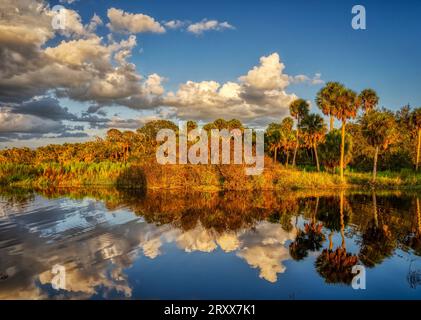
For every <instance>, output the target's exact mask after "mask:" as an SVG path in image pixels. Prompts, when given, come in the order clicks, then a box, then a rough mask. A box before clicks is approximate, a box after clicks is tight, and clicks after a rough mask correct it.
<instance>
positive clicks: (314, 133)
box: [300, 113, 326, 171]
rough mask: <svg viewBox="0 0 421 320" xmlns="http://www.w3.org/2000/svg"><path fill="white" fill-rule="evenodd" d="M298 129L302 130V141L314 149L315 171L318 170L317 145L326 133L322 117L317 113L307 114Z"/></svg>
mask: <svg viewBox="0 0 421 320" xmlns="http://www.w3.org/2000/svg"><path fill="white" fill-rule="evenodd" d="M300 129H301V131H302V132H303V139H304V141H305V142H306V143H307V145H308V146H310V147H311V148H313V150H314V156H315V158H316V167H317V171H320V165H319V157H318V154H317V146H318V144H319V143H321V142H322V141H323V139H324V137H325V134H326V125H325V123H324V121H323V118H322V117H321V116H319V115H318V114H314V113H312V114H309V115H307V116H306V117H304V119H303V120H302V121H301V125H300Z"/></svg>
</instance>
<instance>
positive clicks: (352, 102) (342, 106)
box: [334, 86, 359, 182]
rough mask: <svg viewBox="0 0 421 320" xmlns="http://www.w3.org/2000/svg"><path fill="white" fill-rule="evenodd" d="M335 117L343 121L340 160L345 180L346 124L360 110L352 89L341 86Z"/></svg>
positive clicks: (342, 177)
mask: <svg viewBox="0 0 421 320" xmlns="http://www.w3.org/2000/svg"><path fill="white" fill-rule="evenodd" d="M334 106H335V117H336V118H337V119H338V120H340V121H342V129H341V130H342V131H341V160H340V176H341V180H342V182H344V156H345V126H346V122H347V120H348V119H350V118H355V117H356V115H357V111H358V107H359V105H358V99H357V94H356V93H355V92H354V91H352V90H351V89H347V88H345V87H343V86H342V87H341V88H340V90H339V92H338V96H337V97H336V101H335V105H334Z"/></svg>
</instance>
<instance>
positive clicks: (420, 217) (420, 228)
mask: <svg viewBox="0 0 421 320" xmlns="http://www.w3.org/2000/svg"><path fill="white" fill-rule="evenodd" d="M417 224H418V234H421V208H420V199H419V198H418V197H417Z"/></svg>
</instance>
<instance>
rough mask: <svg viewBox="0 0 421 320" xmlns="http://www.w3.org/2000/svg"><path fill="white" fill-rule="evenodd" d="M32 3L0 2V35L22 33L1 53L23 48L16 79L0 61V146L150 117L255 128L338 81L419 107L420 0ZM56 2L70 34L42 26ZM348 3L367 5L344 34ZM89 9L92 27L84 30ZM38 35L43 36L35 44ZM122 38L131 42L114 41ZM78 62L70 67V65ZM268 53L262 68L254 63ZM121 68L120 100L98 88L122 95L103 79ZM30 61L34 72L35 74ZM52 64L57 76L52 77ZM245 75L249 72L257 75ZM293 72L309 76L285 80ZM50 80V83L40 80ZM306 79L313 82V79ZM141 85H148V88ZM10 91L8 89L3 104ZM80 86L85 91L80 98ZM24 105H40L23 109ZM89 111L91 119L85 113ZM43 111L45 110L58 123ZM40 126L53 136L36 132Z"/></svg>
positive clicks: (389, 102) (388, 103)
mask: <svg viewBox="0 0 421 320" xmlns="http://www.w3.org/2000/svg"><path fill="white" fill-rule="evenodd" d="M40 1H41V0H40ZM34 3H36V2H35V0H22V3H21V2H18V3H16V4H15V2H14V1H12V0H4V3H3V4H1V5H0V6H4V7H3V8H2V11H3V12H5V13H6V15H5V17H6V18H5V19H4V20H3V21H1V20H0V31H2V30H3V33H4V34H6V32H8V31H10V29H8V28H9V27H10V26H13V27H19V28H20V27H21V28H22V30H23V31H22V32H23V35H16V39H18V40H16V41H18V42H19V41H20V42H19V45H16V43H15V44H13V45H11V44H10V41H9V42H7V41H8V40H7V39H6V40H7V41H6V40H4V39H2V37H1V36H0V44H1V45H2V47H3V49H2V50H8V51H7V52H17V53H18V54H19V55H21V54H22V55H25V54H24V53H25V52H30V53H31V54H29V53H28V55H27V59H28V60H26V64H27V65H28V67H27V69H28V70H26V71H27V73H24V76H22V74H21V73H19V72H17V71H16V70H21V69H25V68H26V65H22V63H21V62H19V61H17V60H13V59H12V60H10V61H4V64H0V71H1V72H2V73H3V74H5V75H7V76H4V77H3V78H4V79H3V80H0V147H5V146H13V145H34V144H35V145H39V144H45V143H51V142H54V143H56V142H57V143H61V142H64V141H79V140H84V139H85V140H86V139H89V138H91V137H92V136H93V135H102V134H103V133H104V132H105V131H106V129H107V128H109V127H112V126H117V127H119V128H121V129H134V128H135V127H136V126H139V125H140V124H141V123H143V122H144V121H146V120H147V119H149V118H151V119H152V118H160V117H169V118H170V119H173V120H178V119H188V118H191V119H195V120H197V121H209V120H210V119H212V118H215V117H217V116H219V115H220V116H222V117H230V116H231V115H232V117H238V118H240V119H241V120H243V121H244V122H245V123H248V124H251V125H253V124H254V125H257V126H263V125H265V124H267V123H268V122H270V121H277V119H280V118H281V117H283V116H285V115H286V114H287V109H288V108H287V106H288V103H289V101H291V99H293V98H295V97H301V98H304V99H307V100H310V101H311V102H312V103H313V111H315V112H318V111H317V108H316V107H315V106H314V102H313V101H314V98H315V94H316V92H317V91H318V90H319V89H320V88H321V87H322V85H323V81H324V82H326V81H340V82H342V83H344V84H345V85H346V86H348V87H350V88H352V89H354V90H355V91H360V90H362V89H364V88H367V87H370V88H373V89H375V90H376V91H377V93H378V95H379V96H380V106H384V107H387V108H390V109H393V110H396V109H398V108H400V107H401V106H403V105H406V104H408V103H409V104H410V105H411V106H413V107H416V106H420V105H421V90H420V83H421V62H420V59H421V41H420V39H421V24H420V18H421V2H420V1H415V0H414V1H409V0H407V1H391V0H387V1H361V2H356V1H347V0H342V1H331V0H320V1H316V0H314V1H308V0H307V1H300V0H298V1H270V0H266V1H249V0H247V1H244V0H243V1H234V0H231V1H227V0H225V1H224V0H214V1H195V0H180V1H174V0H139V1H105V0H104V1H95V0H76V1H69V0H62V1H49V2H46V1H44V2H43V3H44V8H43V10H42V11H40V12H38V11H37V12H35V11H36V9H35V6H31V4H34ZM41 3H42V1H41ZM23 4H26V6H24V5H23ZM28 4H29V9H28ZM56 4H60V5H63V6H64V7H65V8H66V9H68V10H69V13H71V14H72V15H74V16H76V17H77V19H79V20H78V21H79V22H77V21H76V24H78V25H77V26H76V27H75V26H73V27H71V28H74V29H71V30H73V31H74V32H73V31H72V32H70V33H68V34H66V33H60V32H55V31H54V30H51V26H50V24H51V11H50V10H51V8H52V7H53V6H54V5H56ZM356 4H361V5H364V7H365V8H366V14H367V15H366V18H367V29H366V30H354V29H353V28H352V27H351V20H352V18H353V14H352V13H351V9H352V7H353V6H354V5H356ZM19 5H22V8H17V9H19V10H17V11H18V12H20V15H21V16H23V18H22V19H16V18H15V19H13V15H14V14H16V12H17V11H16V8H13V6H19ZM111 8H115V9H118V12H120V17H119V19H121V20H123V17H122V16H121V15H123V14H124V15H129V16H131V18H130V19H132V20H133V19H135V18H136V17H137V18H138V17H139V16H140V14H142V15H146V16H147V18H148V19H152V21H154V23H155V27H156V28H161V29H164V28H165V32H159V30H158V31H157V30H156V29H155V30H152V29H151V30H149V31H148V30H146V31H139V30H137V31H136V30H134V29H133V28H131V27H130V26H127V25H125V27H124V28H126V29H124V28H123V29H120V30H117V27H116V26H118V25H117V24H118V23H119V22H118V21H115V20H113V21H112V19H111V17H110V9H111ZM31 10H32V11H31ZM94 14H96V15H98V16H99V18H100V19H101V20H102V24H98V25H97V27H96V28H94V29H92V30H90V31H87V29H88V27H87V26H88V24H89V22H90V20H91V18H92V16H93V15H94ZM132 20H130V21H129V22H127V20H126V22H127V23H132V22H133V21H134V20H133V21H132ZM174 20H179V21H182V23H183V24H182V26H181V27H180V28H177V29H171V28H170V27H168V26H167V25H166V22H168V21H174ZM206 21H214V22H215V23H216V24H217V27H216V28H214V29H212V28H209V29H208V30H203V32H201V33H196V34H195V33H193V32H189V27H190V26H191V25H195V24H197V23H199V24H201V23H204V22H206ZM224 23H225V25H223V24H224ZM110 25H112V26H110ZM113 26H114V27H113ZM157 26H158V27H157ZM78 28H79V29H78ZM215 29H217V30H215ZM13 30H15V29H13ZM25 32H26V33H25ZM42 32H45V33H46V34H48V36H46V37H45V39H44V38H43V39H41V40H40V39H37V35H39V34H42ZM27 34H28V35H29V34H30V35H33V38H34V39H36V40H34V41H35V42H34V43H27V42H25V41H26V40H23V39H22V38H25V37H23V36H24V35H27ZM132 36H133V37H135V38H136V40H135V41H136V45H127V44H126V45H123V44H122V43H123V42H124V41H127V42H129V39H130V37H132ZM5 38H7V37H5ZM28 38H30V39H32V38H31V37H29V36H28ZM95 39H96V40H97V42H95V41H96V40H95ZM36 41H38V42H36ZM94 42H95V44H94ZM86 43H89V46H90V47H89V48H91V49H92V48H93V49H92V50H93V51H95V50H97V52H102V51H104V52H105V53H104V55H103V57H101V56H97V57H93V56H92V53H90V55H87V54H86V53H84V52H85V51H83V50H84V49H83V48H85V44H86ZM113 46H114V47H116V48H117V47H118V48H117V49H111V48H112V47H113ZM34 48H35V49H34ZM51 49H52V50H51ZM32 50H35V51H34V52H32ZM72 50H74V52H70V51H72ZM125 50H127V52H129V54H128V55H127V56H125V57H124V59H123V60H119V61H117V60H116V57H115V56H114V54H116V53H118V52H119V53H124V52H125ZM107 53H109V54H110V57H108V56H106V54H107ZM10 56H11V57H12V58H13V56H12V55H10ZM76 56H77V57H78V59H79V60H80V61H79V60H78V62H77V63H76V62H75V61H74V60H72V59H75V57H76ZM46 57H47V58H46ZM105 57H107V58H105ZM266 58H267V61H266V62H263V61H262V60H261V59H266ZM31 59H33V61H30V60H31ZM104 59H105V60H107V59H108V60H107V61H105V60H104ZM43 60H45V61H43ZM39 61H43V62H39ZM104 61H105V62H104ZM90 64H92V65H93V67H88V65H90ZM129 64H133V65H134V68H135V70H134V71H130V70H128V71H127V72H126V71H125V72H124V74H123V75H122V78H123V80H121V81H122V82H121V92H123V93H122V94H119V92H112V93H110V92H106V91H107V90H106V89H105V88H110V87H111V88H117V89H118V90H120V88H119V87H118V86H116V85H115V82H113V81H112V80H109V79H110V78H111V79H114V77H115V75H116V74H117V75H120V73H121V68H122V67H124V68H127V66H128V65H129ZM34 65H37V66H38V69H37V70H35V73H34V70H33V69H32V68H33V66H34ZM76 65H77V66H76ZM104 65H105V67H104ZM10 66H12V67H10ZM14 66H15V68H13V67H14ZM51 66H55V67H57V69H54V70H50V69H51V68H52V67H51ZM283 66H284V67H285V68H284V69H282V68H283ZM49 67H50V68H49ZM2 68H3V70H2ZM253 68H257V69H258V70H257V71H256V74H253V71H252V70H254V69H253ZM76 69H77V70H76ZM129 69H130V68H129ZM104 70H105V71H104ZM119 70H120V71H119ZM272 71H273V72H275V71H276V72H275V78H276V79H275V78H274V79H272V80H273V81H272V82H271V83H269V82H267V83H266V84H262V85H260V84H259V83H258V82H256V81H254V80H253V79H261V77H265V76H267V77H271V72H272ZM278 71H279V72H278ZM13 72H16V73H15V74H14V73H13ZM30 72H32V73H30ZM61 72H62V73H61ZM73 72H74V74H73ZM90 72H91V73H90ZM89 73H90V74H89ZM34 74H35V75H34ZM61 74H62V75H61ZM70 74H73V76H70ZM88 74H89V75H88ZM318 74H320V76H317V75H318ZM50 75H51V76H50ZM58 75H60V76H58ZM151 75H152V77H151ZM298 75H301V76H303V75H304V76H305V77H307V81H293V80H291V79H294V77H296V76H298ZM25 77H27V78H28V79H29V80H26V78H25ZM54 77H56V79H58V81H57V80H55V82H54V81H50V82H49V81H48V79H50V78H51V79H53V78H54ZM60 77H61V78H60ZM67 77H68V78H69V79H67ZM134 77H139V80H136V81H134V80H133V78H134ZM154 77H155V78H154ZM240 77H242V78H240ZM285 77H286V78H285ZM288 77H290V78H289V79H290V80H289V82H288V83H286V82H285V79H288ZM315 77H316V78H317V79H319V78H318V77H320V79H319V80H322V81H313V82H312V81H311V79H316V78H315ZM22 78H24V80H25V81H23V80H22ZM16 79H17V80H16ZM40 79H42V81H41V80H40ZM44 79H45V80H44ZM148 79H150V80H151V81H152V80H154V79H155V80H157V79H158V80H157V81H158V83H156V85H155V86H154V87H153V88H152V86H150V84H149V82H148V81H147V80H148ZM73 80H74V81H73ZM266 80H268V79H266ZM266 80H262V81H263V82H265V81H266ZM44 82H45V83H44ZM225 84H227V86H225ZM119 85H120V84H119ZM125 86H127V87H125ZM128 87H130V89H127V88H128ZM11 88H12V89H13V90H12V92H15V93H16V94H15V96H14V97H13V99H12V98H11V97H10V91H11V90H10V89H11ZM28 88H30V90H29V89H28ZM80 88H87V89H86V92H81V90H82V89H80ZM98 88H101V89H98ZM125 88H126V89H127V92H126V93H124V90H125ZM180 88H181V89H180ZM225 89H229V90H228V92H229V98H227V96H226V94H225V91H227V90H225ZM118 90H115V91H118ZM82 91H83V90H82ZM161 91H162V92H161ZM209 92H210V93H209ZM233 92H235V94H234V96H235V98H233V97H234V96H232V94H233ZM3 93H4V94H3ZM43 99H45V100H43ZM51 99H53V100H51ZM130 99H132V101H131V102H127V100H130ZM233 99H234V100H236V101H235V102H233ZM256 99H257V100H256ZM259 99H260V100H259ZM202 100H203V101H202ZM34 101H35V102H37V103H35V105H36V106H37V108H38V109H37V110H34V111H33V112H32V111H30V108H31V105H32V104H31V103H32V102H34ZM43 101H46V103H45V104H44V105H42V104H43ZM225 104H226V105H225ZM40 105H42V106H41V107H40ZM92 106H96V108H94V109H95V110H99V112H96V111H92V110H93V109H92ZM89 107H91V108H89ZM23 110H24V111H23ZM28 110H29V111H28ZM43 110H49V111H50V112H51V110H55V111H54V112H55V113H56V114H57V116H55V117H52V116H51V115H49V114H48V111H43ZM88 110H89V112H88ZM163 110H165V111H163ZM58 114H61V116H59V115H58ZM83 115H84V118H83ZM243 115H244V117H243ZM93 118H95V119H100V120H99V122H100V124H101V125H98V123H96V124H93V122H92V121H91V120H92V119H93ZM145 119H146V120H145ZM10 123H14V124H16V125H15V127H12V126H11V125H10ZM25 126H26V127H25ZM47 127H48V128H51V130H50V131H49V130H47V129H45V130H43V129H44V128H47ZM82 127H83V128H82ZM40 128H41V129H40Z"/></svg>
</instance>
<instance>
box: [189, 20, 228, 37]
mask: <svg viewBox="0 0 421 320" xmlns="http://www.w3.org/2000/svg"><path fill="white" fill-rule="evenodd" d="M226 29H235V27H234V26H232V25H231V24H229V23H228V22H226V21H224V22H219V21H218V20H207V19H203V20H202V21H200V22H196V23H193V24H190V25H189V26H188V27H187V31H188V32H191V33H194V34H197V35H200V34H202V33H203V32H205V31H210V30H215V31H222V30H226Z"/></svg>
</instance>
